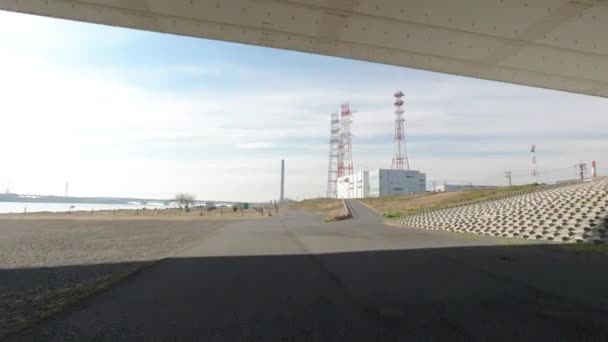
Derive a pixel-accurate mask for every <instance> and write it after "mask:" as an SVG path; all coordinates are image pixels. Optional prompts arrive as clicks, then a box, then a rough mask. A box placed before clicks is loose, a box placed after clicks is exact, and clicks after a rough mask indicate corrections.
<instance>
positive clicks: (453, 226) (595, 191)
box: [393, 177, 608, 242]
mask: <svg viewBox="0 0 608 342" xmlns="http://www.w3.org/2000/svg"><path fill="white" fill-rule="evenodd" d="M393 221H394V223H397V224H400V225H403V226H407V227H415V228H424V229H433V230H446V231H452V232H466V233H475V234H483V235H492V236H501V237H518V238H524V239H534V240H545V241H560V242H608V177H602V178H596V179H594V180H590V181H579V182H569V183H565V184H556V185H549V186H544V187H542V188H539V189H534V190H529V191H524V192H520V193H517V194H511V195H508V196H504V197H502V198H499V199H492V200H485V201H479V202H476V203H472V204H466V205H458V206H453V207H449V208H444V209H436V210H430V211H425V212H421V213H416V214H412V215H408V216H404V217H400V218H396V219H394V220H393Z"/></svg>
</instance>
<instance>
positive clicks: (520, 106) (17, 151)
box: [0, 12, 608, 201]
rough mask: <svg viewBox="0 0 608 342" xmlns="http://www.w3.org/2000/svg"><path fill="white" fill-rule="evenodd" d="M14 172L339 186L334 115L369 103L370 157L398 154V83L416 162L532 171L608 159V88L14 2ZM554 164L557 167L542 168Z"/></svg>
mask: <svg viewBox="0 0 608 342" xmlns="http://www.w3.org/2000/svg"><path fill="white" fill-rule="evenodd" d="M0 31H1V32H11V34H10V35H7V34H5V35H2V36H0V74H1V75H2V79H3V82H0V92H1V93H2V94H3V101H2V102H0V119H1V120H2V123H3V124H2V130H3V134H2V135H0V146H2V154H3V164H4V166H3V167H2V168H1V169H0V182H3V183H2V184H0V185H4V186H6V187H10V189H11V190H12V191H15V192H21V193H45V194H61V193H62V191H63V186H64V184H65V181H70V189H71V193H72V195H82V196H88V195H99V196H102V195H108V196H145V197H170V196H173V194H174V193H176V192H181V191H188V192H192V193H195V194H196V195H197V196H198V197H199V198H200V199H225V200H248V201H259V200H269V199H274V198H276V197H277V192H278V170H279V160H280V159H281V158H285V159H286V160H287V176H288V177H287V193H288V195H289V196H291V197H296V196H297V197H299V198H302V197H304V196H306V197H310V196H316V195H318V194H323V193H324V192H325V186H326V172H327V153H328V146H327V139H328V133H329V114H330V113H331V112H333V111H336V110H338V108H339V105H340V103H341V102H343V101H350V103H351V105H352V107H353V108H354V109H356V110H357V113H356V114H355V118H354V124H353V134H354V138H353V151H354V152H353V154H354V162H355V168H356V169H359V170H360V169H371V168H378V167H388V166H390V162H391V157H392V148H393V147H392V132H393V107H392V94H393V92H394V91H395V90H398V89H401V90H403V91H404V92H405V94H406V97H405V101H406V135H407V143H408V152H409V157H410V162H411V165H412V167H413V168H415V169H420V170H422V171H423V172H426V173H427V175H428V179H429V183H430V180H437V181H438V182H443V181H447V182H473V183H480V184H504V181H505V180H504V177H503V175H504V171H507V170H511V171H513V173H514V174H515V175H516V177H514V181H516V182H518V183H525V182H528V181H530V177H529V176H528V174H529V172H530V155H529V147H530V145H531V144H532V143H536V144H537V145H538V164H539V168H540V170H541V180H544V181H553V180H556V179H561V178H570V177H573V176H574V175H575V170H574V168H572V167H571V166H572V165H574V164H575V163H576V162H578V161H579V160H583V161H585V162H588V163H590V161H591V160H592V159H595V160H597V162H598V164H599V166H600V172H601V170H602V169H601V166H602V165H608V159H607V157H606V156H607V155H608V154H607V153H605V151H606V148H607V147H608V135H607V134H605V127H607V126H608V117H607V116H606V114H605V108H606V105H607V103H606V100H605V99H601V98H594V97H589V96H583V95H576V94H567V93H562V92H557V91H549V90H542V89H535V88H530V87H523V86H516V85H509V84H502V83H498V82H491V81H483V80H475V79H470V78H464V77H458V76H450V75H443V74H438V73H432V72H426V71H420V70H412V69H407V68H401V67H393V66H387V65H379V64H372V63H367V62H359V61H352V60H345V59H339V58H332V57H325V56H317V55H309V54H303V53H298V52H291V51H283V50H275V49H268V48H261V47H253V46H245V45H239V44H232V43H225V42H218V41H211V40H204V39H197V38H189V37H180V36H173V35H166V34H157V33H151V32H142V31H135V30H129V29H121V28H112V27H105V26H99V25H91V24H83V23H76V22H69V21H63V20H56V19H49V18H40V17H34V16H27V15H22V14H15V13H8V12H0ZM543 171H545V172H543Z"/></svg>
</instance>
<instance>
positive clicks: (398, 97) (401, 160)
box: [391, 90, 410, 170]
mask: <svg viewBox="0 0 608 342" xmlns="http://www.w3.org/2000/svg"><path fill="white" fill-rule="evenodd" d="M402 98H403V92H402V91H401V90H399V91H398V92H396V93H395V148H394V151H395V152H394V155H393V163H392V166H391V168H392V169H393V170H409V169H410V162H409V161H408V159H407V150H406V149H405V128H404V127H403V123H404V122H405V119H403V113H405V111H404V110H403V99H402Z"/></svg>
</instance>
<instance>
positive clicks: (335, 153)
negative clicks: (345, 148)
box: [327, 112, 340, 198]
mask: <svg viewBox="0 0 608 342" xmlns="http://www.w3.org/2000/svg"><path fill="white" fill-rule="evenodd" d="M339 143H340V114H338V113H337V112H334V113H331V134H330V136H329V166H328V168H327V198H337V197H338V158H339V156H340V153H339Z"/></svg>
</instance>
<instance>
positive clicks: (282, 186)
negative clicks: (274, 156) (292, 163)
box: [279, 159, 285, 203]
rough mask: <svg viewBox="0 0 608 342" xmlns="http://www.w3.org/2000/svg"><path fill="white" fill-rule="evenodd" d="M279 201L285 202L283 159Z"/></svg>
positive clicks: (283, 162)
mask: <svg viewBox="0 0 608 342" xmlns="http://www.w3.org/2000/svg"><path fill="white" fill-rule="evenodd" d="M279 202H280V203H283V202H285V159H281V198H280V199H279Z"/></svg>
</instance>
